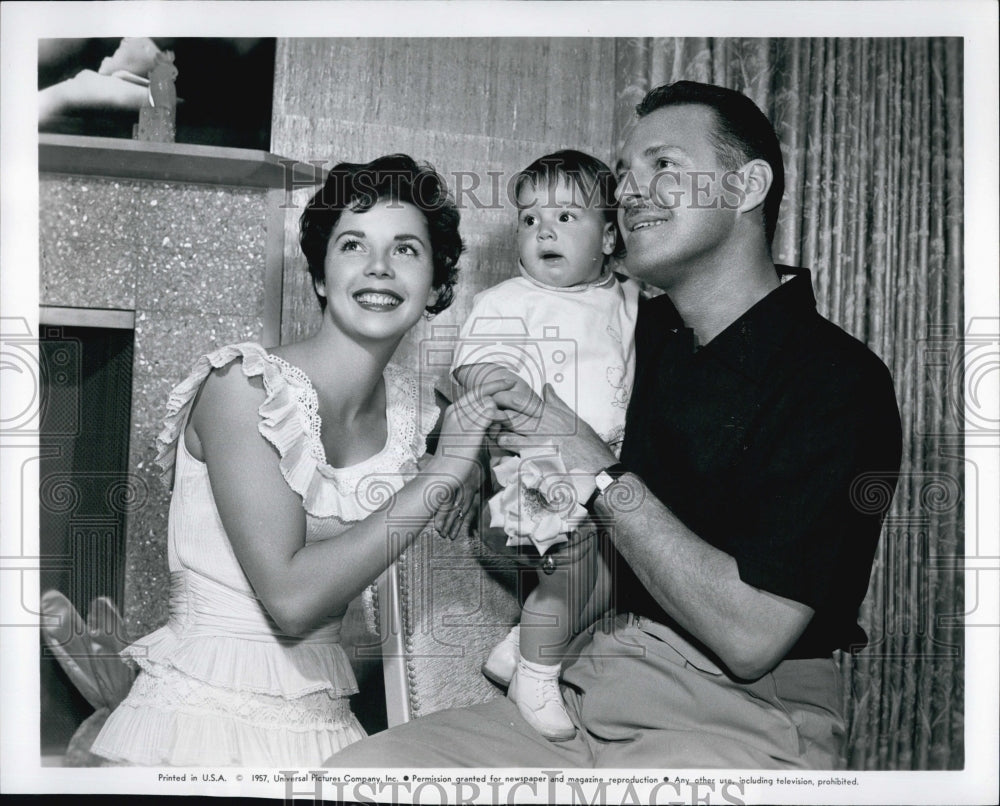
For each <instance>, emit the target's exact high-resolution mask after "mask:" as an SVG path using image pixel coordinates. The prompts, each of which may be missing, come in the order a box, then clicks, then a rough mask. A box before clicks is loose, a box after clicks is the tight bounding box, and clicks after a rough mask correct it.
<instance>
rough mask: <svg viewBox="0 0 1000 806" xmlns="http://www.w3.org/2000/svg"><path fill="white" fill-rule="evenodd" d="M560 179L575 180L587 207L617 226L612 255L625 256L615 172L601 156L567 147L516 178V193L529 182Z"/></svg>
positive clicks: (550, 182) (541, 160) (530, 167)
mask: <svg viewBox="0 0 1000 806" xmlns="http://www.w3.org/2000/svg"><path fill="white" fill-rule="evenodd" d="M560 179H566V180H568V181H571V182H573V185H574V187H576V189H577V190H579V191H580V193H581V202H582V203H583V206H585V207H596V208H597V209H599V210H600V211H601V212H602V213H603V214H604V219H605V221H608V222H610V223H611V225H612V226H613V227H614V228H615V230H614V231H615V249H614V251H613V252H612V253H611V255H612V257H623V256H624V255H625V241H624V240H623V239H622V234H621V231H620V230H619V229H618V202H617V200H616V198H615V196H616V194H617V193H618V181H617V180H616V179H615V175H614V172H613V171H612V170H611V169H610V168H609V167H608V166H607V165H605V164H604V163H603V162H601V161H600V160H599V159H597V157H592V156H590V154H585V153H583V152H582V151H574V150H573V149H564V150H563V151H556V152H554V153H552V154H546V155H545V156H544V157H539V158H538V159H537V160H535V161H534V162H533V163H531V165H529V166H528V167H527V168H525V169H524V170H523V171H521V172H520V173H519V174H518V175H517V176H516V177H515V178H514V196H515V197H517V196H519V195H520V194H521V189H522V188H523V187H524V186H525V185H526V184H528V183H529V182H530V183H531V184H532V185H533V186H534V187H536V188H537V187H538V186H539V185H542V184H543V183H544V184H547V185H548V186H549V187H551V186H552V184H554V183H555V182H558V181H559V180H560Z"/></svg>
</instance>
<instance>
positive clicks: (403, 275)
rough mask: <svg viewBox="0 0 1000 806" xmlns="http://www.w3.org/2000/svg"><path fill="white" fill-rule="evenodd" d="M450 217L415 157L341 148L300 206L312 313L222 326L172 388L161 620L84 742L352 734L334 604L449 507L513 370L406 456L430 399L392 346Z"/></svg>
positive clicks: (454, 409) (453, 520) (310, 744)
mask: <svg viewBox="0 0 1000 806" xmlns="http://www.w3.org/2000/svg"><path fill="white" fill-rule="evenodd" d="M458 222H459V215H458V211H457V210H456V209H455V207H454V205H453V204H452V202H451V201H450V199H449V198H448V195H447V193H446V191H445V189H444V184H443V182H442V181H441V179H440V177H439V176H438V175H437V174H436V173H435V172H434V171H433V170H432V169H431V168H430V167H428V166H421V165H418V164H417V163H416V162H414V161H413V160H412V159H410V158H409V157H406V156H402V155H394V156H390V157H384V158H381V159H379V160H376V161H375V162H372V163H368V164H367V165H352V164H346V163H345V164H341V165H338V166H337V167H335V168H334V169H333V170H332V171H331V172H330V176H329V177H328V179H327V181H326V183H325V184H324V186H323V188H322V189H321V190H320V191H319V192H318V193H317V194H316V196H315V197H314V198H313V199H312V201H311V202H310V203H309V205H308V207H307V209H306V210H305V212H304V213H303V215H302V219H301V241H302V246H303V251H304V252H305V254H306V258H307V260H308V263H309V271H310V274H311V275H312V278H313V285H314V288H315V290H316V294H317V297H318V299H319V303H320V307H321V308H322V309H323V320H322V325H321V327H320V329H319V332H318V333H317V334H316V335H315V336H313V337H312V338H310V339H308V340H306V341H302V342H298V343H296V344H289V345H283V346H282V347H280V348H278V349H274V350H265V349H264V347H262V346H261V345H259V344H253V343H246V344H237V345H230V346H227V347H223V348H221V349H219V350H216V351H215V352H213V353H210V354H208V355H205V356H202V357H201V358H199V359H198V361H197V362H196V364H195V367H194V370H193V371H192V373H191V375H190V376H189V377H188V378H187V379H186V380H185V381H183V382H182V383H181V384H180V385H178V386H177V387H176V388H175V389H174V391H173V394H172V395H171V397H170V402H169V405H168V416H167V418H166V427H165V428H164V430H163V432H162V433H161V434H160V437H159V440H158V442H159V448H160V455H159V459H158V461H159V462H160V464H161V465H162V466H163V467H164V469H165V470H166V471H171V470H172V471H173V473H174V477H173V485H174V487H173V497H172V500H171V506H170V520H169V526H168V555H169V558H170V571H171V601H170V620H169V623H168V624H167V626H165V627H163V628H162V629H160V630H157V631H156V632H154V633H152V634H151V635H148V636H146V637H145V638H143V639H141V640H139V641H138V642H136V643H135V644H133V645H132V646H131V647H129V648H128V649H127V650H125V652H124V653H123V654H125V655H126V657H128V658H129V659H130V660H131V661H132V662H134V663H135V664H136V665H137V666H138V667H139V668H140V672H139V675H138V677H137V678H136V680H135V683H134V685H133V687H132V690H131V692H130V693H129V695H128V697H127V698H126V699H125V700H124V701H123V702H122V703H121V705H120V706H119V707H118V708H117V709H116V710H115V711H114V712H113V713H112V714H111V716H110V717H109V719H108V722H107V724H106V725H105V727H104V730H103V731H102V732H101V734H100V736H99V737H98V739H97V741H96V742H95V743H94V746H93V752H94V753H96V754H98V755H101V756H104V757H106V758H109V759H112V760H114V761H117V762H126V763H132V764H141V765H182V764H195V765H200V766H205V765H208V766H222V765H241V766H280V765H287V764H294V765H296V766H301V765H303V764H317V763H319V762H321V761H322V760H323V759H324V758H326V757H328V756H329V755H331V754H332V753H333V752H336V751H337V750H338V749H340V748H342V747H344V746H345V745H347V744H350V743H351V742H354V741H356V740H358V739H360V738H361V737H363V736H364V730H363V729H362V727H361V725H360V724H359V723H358V721H357V719H356V718H355V717H354V714H353V713H352V712H351V708H350V704H349V701H348V697H349V695H351V694H352V693H355V692H356V691H357V683H356V681H355V678H354V674H353V672H352V669H351V665H350V663H349V660H348V658H347V655H346V653H345V652H344V650H343V649H342V647H341V646H340V627H341V619H342V618H343V616H344V613H345V611H346V609H347V606H348V604H349V603H350V602H351V601H352V600H353V599H355V598H356V597H357V596H358V595H359V594H360V593H361V592H362V591H363V590H364V589H365V588H366V587H367V586H368V585H369V584H371V583H372V582H373V581H374V580H375V579H376V578H377V577H378V576H379V575H380V574H381V573H382V572H383V571H384V570H385V569H386V567H387V566H388V565H389V564H390V563H391V562H392V561H393V560H394V559H395V558H396V557H397V556H398V555H399V553H400V552H401V551H403V550H404V549H405V548H406V547H407V546H409V545H410V544H411V543H413V542H414V541H415V540H418V539H425V537H424V536H425V535H427V534H428V532H427V531H426V530H425V529H424V526H426V525H429V524H431V523H432V522H433V523H434V525H435V527H437V528H438V529H439V530H440V531H441V532H442V533H445V534H447V533H449V532H450V531H451V530H452V529H453V528H454V527H455V526H456V525H457V524H458V523H460V522H461V517H460V516H461V515H462V513H463V511H466V510H467V509H468V508H469V507H470V506H471V503H472V493H471V491H472V490H474V489H477V488H478V485H479V478H478V476H477V475H476V473H477V471H478V469H479V466H478V463H477V462H476V458H477V454H478V452H479V448H480V444H481V442H482V439H483V435H484V433H485V430H486V428H487V427H488V426H489V425H490V424H491V423H492V421H493V419H494V417H495V416H496V409H495V407H494V406H493V404H492V394H494V393H495V392H497V391H500V390H501V389H507V388H509V386H510V384H508V383H504V382H497V383H494V384H493V385H492V387H490V388H488V389H486V390H485V394H483V395H480V396H479V397H478V399H473V398H472V397H465V398H460V399H459V400H458V401H456V403H455V404H454V405H453V406H451V407H449V408H448V409H447V410H446V411H445V412H444V415H443V417H441V419H440V435H439V440H438V450H437V453H436V454H435V455H434V456H431V457H429V459H427V461H426V463H425V464H424V469H423V471H421V472H418V465H417V463H418V460H420V459H421V458H422V457H424V454H425V452H426V439H427V436H428V435H429V433H430V431H431V429H432V428H433V427H434V426H435V423H436V422H437V421H438V418H439V411H438V409H437V406H436V405H435V398H434V395H433V391H432V390H431V387H430V383H429V382H428V383H424V384H423V385H424V387H425V388H423V389H422V388H421V384H422V383H423V381H422V379H420V378H418V377H417V376H416V375H415V374H414V373H412V372H410V371H408V370H406V369H403V368H402V367H399V366H396V365H394V364H390V363H389V359H390V357H391V356H392V354H393V351H394V350H395V349H396V346H397V345H398V344H399V342H400V340H401V339H402V338H403V336H404V335H405V334H406V333H407V332H408V331H409V330H410V328H412V327H413V325H414V324H415V323H416V322H417V321H418V320H419V319H420V318H421V316H422V315H424V314H425V313H427V314H433V313H436V312H437V311H440V310H443V309H444V308H446V307H447V306H448V304H449V303H450V301H451V295H452V285H453V284H454V282H455V279H456V275H457V261H458V257H459V255H460V254H461V251H462V240H461V238H460V236H459V233H458ZM470 437H471V439H470ZM445 449H447V454H445V452H444V451H445ZM390 509H391V510H392V515H393V518H402V519H403V520H404V522H405V523H406V524H407V527H408V528H407V529H406V530H400V529H399V528H398V526H394V527H393V528H391V529H390V521H389V516H388V513H389V510H390Z"/></svg>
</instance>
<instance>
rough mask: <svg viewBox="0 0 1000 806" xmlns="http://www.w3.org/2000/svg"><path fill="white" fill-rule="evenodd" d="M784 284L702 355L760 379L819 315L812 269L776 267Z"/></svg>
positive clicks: (709, 344)
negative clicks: (798, 331)
mask: <svg viewBox="0 0 1000 806" xmlns="http://www.w3.org/2000/svg"><path fill="white" fill-rule="evenodd" d="M775 268H776V269H777V271H778V275H779V276H780V277H781V279H782V281H783V282H782V283H781V285H780V286H778V287H777V288H776V289H774V290H773V291H772V292H771V293H770V294H768V295H767V296H766V297H764V298H763V299H762V300H760V301H759V302H758V303H757V304H755V305H754V306H752V307H751V308H750V309H749V310H748V311H747V312H746V313H744V314H743V315H742V316H741V317H740V318H739V319H737V320H736V321H735V322H733V323H732V324H731V325H729V327H727V328H726V329H725V330H723V331H722V332H721V333H720V334H719V335H718V336H716V337H715V338H714V339H712V340H711V341H710V342H709V343H708V344H706V345H705V346H704V347H703V348H702V349H701V350H700V351H699V355H703V356H704V357H706V358H708V357H711V358H712V359H714V360H717V361H719V362H721V363H723V364H725V365H726V366H729V367H731V368H732V369H735V370H737V371H739V372H741V373H743V374H744V375H746V376H747V377H748V378H751V379H753V378H759V377H761V376H762V375H763V374H764V372H765V371H766V370H767V366H768V364H769V363H770V361H771V359H772V358H773V357H774V356H775V355H777V353H778V352H779V351H780V350H782V349H784V345H785V344H787V343H788V342H789V340H790V337H791V336H792V334H793V333H794V332H795V331H796V329H797V328H798V327H799V326H800V324H801V322H802V321H803V319H804V318H805V317H807V316H810V315H814V314H815V312H816V297H815V296H813V290H812V278H811V276H810V273H809V270H808V269H802V268H796V267H791V266H775Z"/></svg>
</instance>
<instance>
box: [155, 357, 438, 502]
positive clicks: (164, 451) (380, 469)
mask: <svg viewBox="0 0 1000 806" xmlns="http://www.w3.org/2000/svg"><path fill="white" fill-rule="evenodd" d="M236 358H241V359H242V364H241V366H242V370H243V374H244V375H246V376H247V377H255V376H259V377H261V378H262V380H263V383H264V389H265V392H266V393H267V396H266V398H265V400H264V402H263V403H262V404H261V406H260V408H259V409H258V411H259V413H260V417H261V420H260V423H259V426H258V428H259V430H260V433H261V435H262V436H263V437H264V438H265V439H267V440H268V442H270V443H271V444H272V445H274V447H275V448H276V449H277V451H278V455H279V457H280V468H281V473H282V476H284V478H285V481H286V482H287V483H288V486H289V487H291V488H292V489H293V490H294V491H295V492H297V493H298V494H299V495H301V496H302V501H303V506H304V508H305V510H306V511H307V512H308V513H309V514H310V515H312V516H313V517H317V518H328V517H337V518H339V519H341V520H343V521H357V520H362V519H364V518H366V517H367V516H368V515H370V514H371V513H372V512H373V511H374V510H375V509H377V508H379V507H380V506H383V505H384V504H385V503H386V501H387V500H388V497H389V496H391V494H392V493H394V492H396V491H397V490H398V489H399V488H400V487H402V486H403V484H404V483H405V481H406V480H408V479H409V478H411V477H412V476H413V475H414V474H415V473H416V471H417V460H418V459H419V458H420V457H421V456H422V455H423V454H424V453H425V452H426V449H427V445H426V438H427V434H428V433H430V430H431V428H433V426H434V423H435V422H436V421H437V413H438V412H437V405H436V402H435V399H434V388H433V379H429V378H426V379H418V378H417V376H416V375H414V374H413V373H412V372H409V371H407V370H405V369H403V368H402V367H398V366H396V365H394V364H389V365H387V366H386V368H385V373H384V377H385V384H386V431H387V435H386V444H385V446H384V447H383V449H382V450H381V451H380V452H379V453H377V454H375V455H374V456H371V457H369V458H368V459H366V460H364V461H363V462H359V463H357V464H355V465H351V466H350V467H346V468H335V467H332V466H330V465H329V464H328V463H327V462H326V457H325V453H324V451H323V443H322V440H321V439H320V433H321V425H322V424H321V422H320V418H319V402H318V398H317V395H316V390H315V389H314V388H313V385H312V382H311V381H310V380H309V377H308V376H307V375H306V374H305V373H304V372H302V370H300V369H299V368H298V367H295V366H294V365H292V364H289V363H288V362H287V361H285V360H284V359H281V358H279V357H277V356H273V355H270V354H269V353H267V351H266V350H264V348H263V347H261V346H260V345H259V344H256V343H254V342H246V343H243V344H233V345H227V346H225V347H221V348H219V349H218V350H215V351H214V352H212V353H208V354H206V355H203V356H201V357H200V358H199V359H198V360H197V361H196V362H195V365H194V368H193V369H192V371H191V374H190V375H188V377H187V378H185V379H184V380H183V381H182V382H181V383H180V384H178V385H177V386H176V387H175V388H174V389H173V391H172V392H171V393H170V397H169V399H168V402H167V416H166V418H165V420H164V428H163V430H162V431H161V432H160V434H159V436H158V437H157V446H158V448H159V450H158V454H157V457H156V462H157V464H159V465H160V467H162V468H163V471H164V474H167V473H168V472H169V471H170V470H171V469H172V467H173V464H174V460H175V458H176V452H177V440H178V439H179V438H181V435H182V434H183V430H184V424H185V423H186V421H187V416H188V413H189V412H190V409H191V404H192V402H193V401H194V398H195V396H196V395H197V393H198V389H199V388H200V387H201V384H202V383H203V382H204V380H205V378H207V377H208V375H209V373H210V372H211V371H212V370H213V369H217V368H219V367H223V366H225V365H226V364H228V363H230V362H231V361H233V360H235V359H236Z"/></svg>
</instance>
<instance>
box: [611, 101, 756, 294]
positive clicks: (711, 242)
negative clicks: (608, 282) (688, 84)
mask: <svg viewBox="0 0 1000 806" xmlns="http://www.w3.org/2000/svg"><path fill="white" fill-rule="evenodd" d="M714 127H715V113H714V112H713V111H712V109H710V108H709V107H706V106H699V105H696V104H685V105H682V106H668V107H663V108H661V109H657V110H656V111H655V112H652V113H650V114H649V115H646V116H645V117H643V118H640V119H639V121H638V122H637V123H636V126H635V128H634V129H633V130H632V133H631V134H630V135H629V138H628V140H627V141H626V143H625V147H624V148H623V149H622V154H621V158H620V160H619V161H618V165H617V174H618V181H619V189H618V199H619V202H620V209H619V212H618V223H619V225H620V227H621V231H622V235H623V237H624V239H625V246H626V248H627V249H628V255H627V256H626V259H625V265H626V267H627V268H628V271H629V273H630V274H632V275H633V276H634V277H637V278H639V279H642V280H645V281H647V282H649V283H652V284H653V285H655V286H657V287H659V288H663V289H666V290H669V289H670V288H672V287H676V285H677V283H679V282H682V281H684V280H685V279H686V278H689V277H692V276H696V275H697V274H699V273H702V271H703V270H704V268H705V267H706V266H709V265H711V263H712V261H713V259H721V256H722V254H723V252H722V250H723V247H725V246H726V245H731V244H729V239H730V238H731V237H732V236H733V231H734V227H735V222H736V210H735V209H734V208H735V206H736V204H737V203H738V202H739V197H738V194H737V193H735V192H732V191H731V188H733V187H735V183H733V182H732V181H731V180H732V179H733V177H732V175H728V180H729V181H726V179H727V172H726V171H724V170H723V169H722V167H721V166H720V165H719V162H718V158H717V156H716V152H715V147H714V146H713V144H712V141H711V134H712V132H713V131H714ZM727 188H729V189H730V190H727Z"/></svg>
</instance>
